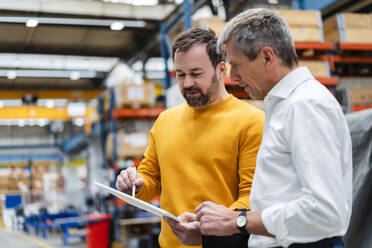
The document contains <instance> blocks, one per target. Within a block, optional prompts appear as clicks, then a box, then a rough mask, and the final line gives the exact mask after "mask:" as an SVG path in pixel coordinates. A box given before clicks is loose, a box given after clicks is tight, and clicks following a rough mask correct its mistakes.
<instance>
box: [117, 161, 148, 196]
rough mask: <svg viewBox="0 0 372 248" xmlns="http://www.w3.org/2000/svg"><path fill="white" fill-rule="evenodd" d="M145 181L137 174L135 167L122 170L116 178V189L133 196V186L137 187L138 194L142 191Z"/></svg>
mask: <svg viewBox="0 0 372 248" xmlns="http://www.w3.org/2000/svg"><path fill="white" fill-rule="evenodd" d="M143 184H144V180H143V179H142V177H140V175H139V174H137V172H136V170H135V168H134V167H129V168H127V169H126V170H122V171H121V172H120V175H119V176H118V177H117V178H116V188H117V189H118V190H120V191H122V192H124V193H126V194H129V195H130V194H132V186H133V185H136V192H138V191H140V190H141V188H142V186H143Z"/></svg>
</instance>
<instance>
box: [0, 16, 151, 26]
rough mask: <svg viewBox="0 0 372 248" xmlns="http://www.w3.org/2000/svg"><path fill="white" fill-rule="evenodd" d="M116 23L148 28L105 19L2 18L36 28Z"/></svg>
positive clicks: (135, 22)
mask: <svg viewBox="0 0 372 248" xmlns="http://www.w3.org/2000/svg"><path fill="white" fill-rule="evenodd" d="M114 22H120V23H122V24H123V25H124V26H126V27H133V28H143V27H145V26H146V22H145V21H142V20H117V19H116V20H105V19H104V20H102V19H83V18H51V17H38V18H37V19H30V17H23V16H1V17H0V23H26V26H27V27H35V26H37V25H38V24H47V25H72V26H97V27H110V26H111V24H112V23H114ZM29 25H30V26H29ZM33 25H34V26H33Z"/></svg>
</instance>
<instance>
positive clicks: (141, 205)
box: [94, 182, 181, 222]
mask: <svg viewBox="0 0 372 248" xmlns="http://www.w3.org/2000/svg"><path fill="white" fill-rule="evenodd" d="M94 183H95V184H96V185H97V186H99V187H101V188H103V189H104V190H107V191H109V192H110V193H111V194H113V195H114V196H116V197H118V198H120V199H122V200H123V201H126V202H128V203H129V204H131V205H133V206H135V207H138V208H141V209H143V210H146V211H147V212H150V213H152V214H154V215H156V216H159V217H163V216H167V217H169V218H171V219H172V220H175V221H177V222H181V221H180V219H178V218H177V217H176V216H174V215H173V214H171V213H169V212H168V211H166V210H164V209H161V208H158V207H156V206H154V205H152V204H150V203H148V202H145V201H142V200H140V199H137V198H135V197H132V196H131V195H128V194H125V193H123V192H120V191H118V190H116V189H113V188H111V187H108V186H106V185H104V184H102V183H99V182H94Z"/></svg>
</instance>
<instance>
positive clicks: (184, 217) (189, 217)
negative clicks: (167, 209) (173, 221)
mask: <svg viewBox="0 0 372 248" xmlns="http://www.w3.org/2000/svg"><path fill="white" fill-rule="evenodd" d="M178 218H179V219H180V220H181V221H182V222H194V221H196V215H195V214H192V213H189V212H184V213H183V214H181V215H180V216H179V217H178Z"/></svg>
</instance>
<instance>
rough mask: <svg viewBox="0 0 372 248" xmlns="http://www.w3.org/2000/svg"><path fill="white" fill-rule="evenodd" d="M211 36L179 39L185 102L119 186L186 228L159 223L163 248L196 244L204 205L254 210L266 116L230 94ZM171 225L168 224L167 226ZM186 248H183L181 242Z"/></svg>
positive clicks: (158, 127) (163, 120)
mask: <svg viewBox="0 0 372 248" xmlns="http://www.w3.org/2000/svg"><path fill="white" fill-rule="evenodd" d="M216 44H217V37H216V36H215V34H214V32H213V31H212V30H204V29H200V28H194V29H191V30H189V31H187V32H185V33H183V34H182V35H181V36H179V37H178V38H177V40H176V41H175V43H174V46H173V59H174V62H175V68H176V79H177V83H178V86H179V88H180V90H181V92H182V94H183V96H184V98H185V99H186V101H187V103H184V104H181V105H178V106H176V107H173V108H171V109H168V110H167V111H164V112H163V113H162V114H161V115H160V116H159V117H158V119H157V120H156V122H155V124H154V126H153V128H152V129H151V133H150V138H149V145H148V147H147V149H146V152H145V155H144V159H143V160H142V162H141V164H140V165H139V167H138V169H137V172H135V170H134V169H133V168H128V169H126V170H123V171H122V172H121V173H120V175H119V176H118V177H117V181H116V187H117V188H118V189H119V190H121V191H123V192H126V193H130V192H131V188H132V185H133V184H135V185H136V189H137V192H138V193H137V194H136V197H137V198H140V199H143V200H146V201H150V200H151V199H152V198H153V197H154V196H156V195H159V194H160V206H161V208H163V209H165V210H167V211H169V212H170V213H172V214H174V215H176V216H177V215H180V214H182V213H184V212H189V213H184V214H182V215H181V216H180V218H181V219H182V220H184V221H185V222H184V223H181V224H180V225H177V227H176V228H175V227H174V225H172V223H171V222H169V224H170V225H172V227H173V230H172V228H171V227H170V225H168V224H167V223H166V222H165V221H164V220H162V223H161V233H160V236H159V244H160V246H161V247H162V248H178V247H179V248H181V247H186V246H185V245H193V246H199V247H200V245H201V242H202V238H201V232H200V226H199V222H195V221H193V220H194V217H195V215H193V214H192V213H193V212H194V209H195V207H196V206H197V205H199V204H200V203H202V202H203V201H206V200H208V201H213V202H216V203H219V204H223V205H225V206H228V207H229V208H230V209H235V208H247V209H249V194H250V190H251V184H252V179H253V174H254V170H255V165H256V155H257V151H258V148H259V145H260V143H261V138H262V133H263V126H264V113H263V111H261V110H259V109H257V108H255V107H253V106H251V105H249V104H248V103H245V102H243V101H240V100H238V99H237V98H235V97H234V96H232V95H229V94H228V93H227V91H226V89H225V85H224V78H225V74H226V65H225V62H224V61H225V58H224V56H223V55H221V54H218V53H217V50H216ZM168 221H169V220H168ZM181 243H182V244H181Z"/></svg>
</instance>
